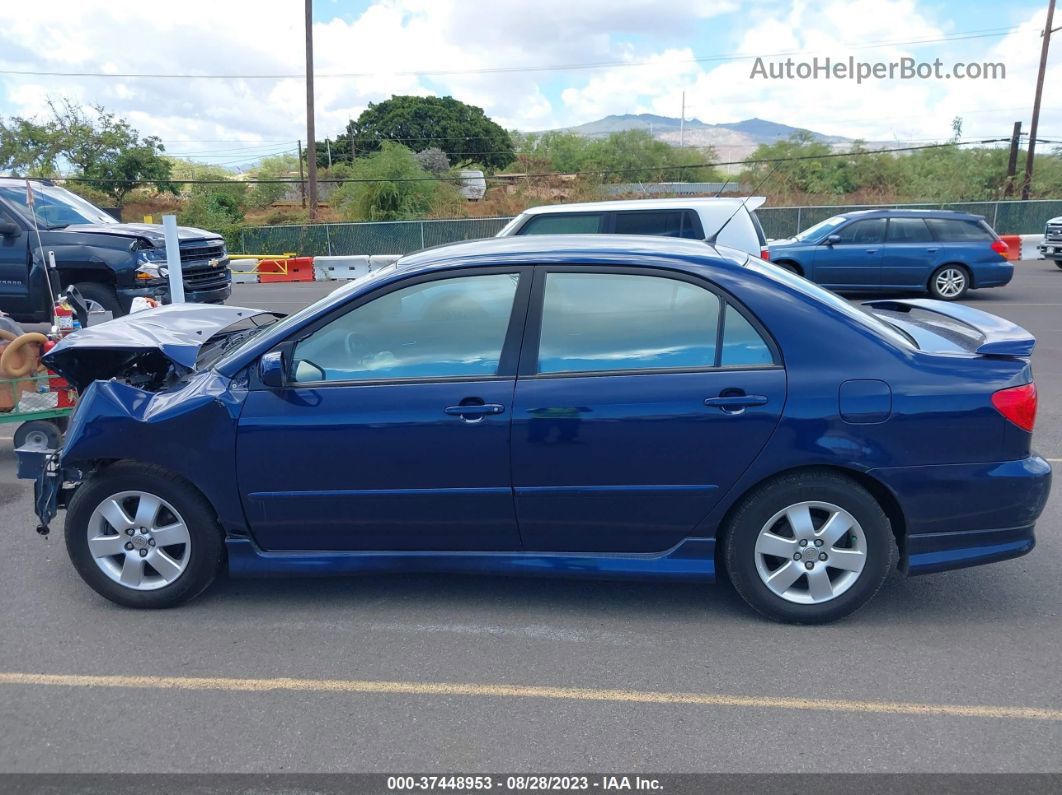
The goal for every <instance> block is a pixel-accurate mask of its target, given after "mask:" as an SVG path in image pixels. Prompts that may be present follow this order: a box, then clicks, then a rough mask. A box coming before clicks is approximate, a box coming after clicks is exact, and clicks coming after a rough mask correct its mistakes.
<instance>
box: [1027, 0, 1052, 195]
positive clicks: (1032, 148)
mask: <svg viewBox="0 0 1062 795" xmlns="http://www.w3.org/2000/svg"><path fill="white" fill-rule="evenodd" d="M1054 19H1055V0H1049V2H1048V4H1047V22H1045V23H1044V32H1043V37H1044V43H1043V46H1042V47H1041V48H1040V71H1039V73H1038V74H1037V75H1036V98H1035V99H1034V100H1033V112H1032V124H1030V125H1029V154H1028V155H1026V157H1025V179H1024V180H1023V181H1022V183H1021V197H1022V199H1028V198H1029V189H1030V188H1031V187H1032V175H1033V158H1034V157H1035V156H1036V132H1037V128H1038V127H1039V125H1040V97H1041V96H1042V95H1043V93H1044V73H1045V72H1046V71H1047V52H1048V50H1049V49H1050V48H1051V34H1052V33H1053V32H1054V31H1053V30H1051V23H1052V22H1053V21H1054Z"/></svg>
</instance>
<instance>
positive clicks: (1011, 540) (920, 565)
mask: <svg viewBox="0 0 1062 795" xmlns="http://www.w3.org/2000/svg"><path fill="white" fill-rule="evenodd" d="M868 474H870V475H872V476H873V477H875V478H877V479H878V480H879V481H881V482H882V483H884V484H885V485H886V486H887V487H888V488H889V489H890V490H891V491H892V493H893V494H894V495H895V496H896V498H897V500H898V501H899V503H900V507H901V509H902V510H903V514H904V517H905V519H906V523H907V530H906V533H905V535H904V538H903V539H902V544H901V546H902V549H901V556H900V568H901V569H902V570H903V571H905V572H906V573H908V574H928V573H930V572H934V571H946V570H947V569H959V568H964V567H966V566H977V565H980V564H982V563H992V562H994V561H997V560H1006V559H1008V558H1015V557H1019V556H1020V555H1024V554H1026V553H1028V552H1030V551H1032V548H1033V547H1034V546H1035V543H1036V541H1035V537H1034V535H1033V528H1034V525H1035V523H1036V520H1037V519H1038V518H1039V517H1040V514H1041V513H1042V512H1043V509H1044V505H1045V504H1046V502H1047V495H1048V493H1049V492H1050V490H1051V467H1050V465H1049V464H1048V463H1047V462H1046V461H1044V459H1042V458H1040V457H1039V456H1037V455H1033V456H1029V457H1028V458H1023V459H1020V460H1018V461H1002V462H998V463H987V464H945V465H937V466H922V467H895V468H883V469H875V470H871V472H870V473H868Z"/></svg>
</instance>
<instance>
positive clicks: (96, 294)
mask: <svg viewBox="0 0 1062 795" xmlns="http://www.w3.org/2000/svg"><path fill="white" fill-rule="evenodd" d="M74 286H75V287H77V289H78V292H80V293H81V296H82V297H83V298H84V299H85V301H95V302H96V303H97V304H99V305H100V306H102V307H103V308H104V310H105V311H107V312H110V313H111V317H121V316H122V315H124V314H126V312H125V310H123V309H122V305H121V304H120V303H119V302H118V294H117V293H116V292H115V291H114V288H113V287H111V286H110V285H109V284H100V283H99V282H78V283H77V284H75V285H74Z"/></svg>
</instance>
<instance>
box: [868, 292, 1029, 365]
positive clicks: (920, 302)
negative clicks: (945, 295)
mask: <svg viewBox="0 0 1062 795" xmlns="http://www.w3.org/2000/svg"><path fill="white" fill-rule="evenodd" d="M863 306H866V307H869V308H871V309H884V310H886V311H890V312H910V311H911V310H912V309H920V310H922V311H923V312H932V313H933V314H936V315H940V316H942V317H946V318H950V319H951V320H954V321H957V322H959V323H962V324H963V325H964V326H969V327H970V328H971V329H973V330H974V331H976V332H977V333H978V334H980V335H981V336H982V337H984V342H982V343H981V344H980V345H978V346H977V348H975V349H974V353H978V354H982V355H985V356H1029V355H1030V354H1032V351H1033V348H1034V347H1035V346H1036V337H1034V336H1033V335H1032V334H1030V333H1029V332H1028V331H1026V330H1025V329H1023V328H1022V327H1021V326H1018V325H1016V324H1014V323H1011V322H1010V321H1009V320H1006V319H1004V318H1001V317H999V315H992V314H989V313H988V312H982V311H981V310H980V309H973V308H972V307H969V306H964V305H962V304H952V303H947V302H945V301H935V300H933V299H929V298H909V299H905V300H897V299H884V300H879V301H864V302H863Z"/></svg>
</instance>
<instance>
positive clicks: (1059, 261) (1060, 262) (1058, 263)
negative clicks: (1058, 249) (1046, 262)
mask: <svg viewBox="0 0 1062 795" xmlns="http://www.w3.org/2000/svg"><path fill="white" fill-rule="evenodd" d="M1055 267H1056V268H1062V259H1056V260H1055Z"/></svg>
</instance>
